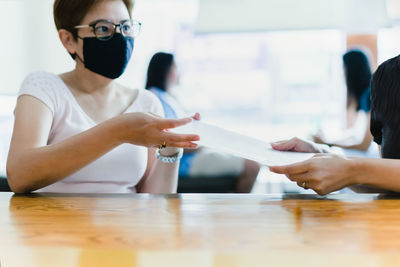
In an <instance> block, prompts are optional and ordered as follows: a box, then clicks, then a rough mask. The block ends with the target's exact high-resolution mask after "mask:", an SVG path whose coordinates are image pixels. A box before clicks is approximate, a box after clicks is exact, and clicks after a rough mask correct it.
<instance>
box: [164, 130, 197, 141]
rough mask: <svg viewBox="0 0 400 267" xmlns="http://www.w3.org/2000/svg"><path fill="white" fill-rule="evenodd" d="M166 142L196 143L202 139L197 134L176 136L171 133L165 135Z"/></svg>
mask: <svg viewBox="0 0 400 267" xmlns="http://www.w3.org/2000/svg"><path fill="white" fill-rule="evenodd" d="M163 138H164V139H165V141H166V142H167V141H169V142H196V141H200V137H199V136H198V135H196V134H175V133H171V132H165V133H164V134H163Z"/></svg>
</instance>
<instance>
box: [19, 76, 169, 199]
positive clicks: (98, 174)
mask: <svg viewBox="0 0 400 267" xmlns="http://www.w3.org/2000/svg"><path fill="white" fill-rule="evenodd" d="M21 95H30V96H33V97H35V98H37V99H39V100H40V101H41V102H43V103H44V104H45V105H46V106H47V107H48V108H49V109H50V110H51V112H52V113H53V123H52V126H51V130H50V134H49V138H48V142H47V144H48V145H50V144H55V143H58V142H61V141H63V140H64V139H66V138H68V137H71V136H74V135H76V134H79V133H81V132H83V131H86V130H88V129H90V128H92V127H94V126H96V123H95V122H94V121H93V120H92V119H91V118H90V117H89V116H88V115H87V114H86V113H85V112H84V111H83V110H82V108H81V107H80V105H79V104H78V102H77V101H76V99H75V97H74V96H73V94H72V93H71V91H70V90H69V88H68V87H67V86H66V85H65V83H64V82H63V81H62V79H61V78H60V77H59V76H58V75H55V74H51V73H47V72H36V73H33V74H30V75H29V76H28V77H27V78H26V79H25V80H24V82H23V84H22V86H21V89H20V91H19V94H18V96H21ZM130 112H153V113H155V114H158V115H160V116H163V109H162V105H161V103H160V101H159V100H158V99H157V97H156V96H155V95H153V94H152V93H151V92H148V91H146V90H144V89H140V90H138V95H137V98H136V99H135V101H134V102H133V103H132V105H131V106H130V107H129V108H128V109H127V110H126V111H125V113H130ZM147 156H148V149H147V148H145V147H141V146H135V145H131V144H122V145H120V146H118V147H116V148H115V149H113V150H112V151H110V152H108V153H107V154H105V155H103V156H102V157H101V158H99V159H97V160H96V161H94V162H92V163H90V164H89V165H87V166H85V167H84V168H82V169H81V170H79V171H77V172H75V173H74V174H72V175H70V176H68V177H66V178H64V179H63V180H61V181H58V182H56V183H54V184H52V185H49V186H47V187H44V188H42V189H40V190H37V191H36V192H61V193H132V192H136V188H135V186H136V185H137V184H138V182H139V181H140V180H141V179H142V177H143V175H144V173H145V171H146V167H147Z"/></svg>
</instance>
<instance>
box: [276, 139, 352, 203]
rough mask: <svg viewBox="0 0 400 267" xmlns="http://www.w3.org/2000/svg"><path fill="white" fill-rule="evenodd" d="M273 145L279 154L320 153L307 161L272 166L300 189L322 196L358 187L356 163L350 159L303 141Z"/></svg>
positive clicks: (290, 141) (294, 140)
mask: <svg viewBox="0 0 400 267" xmlns="http://www.w3.org/2000/svg"><path fill="white" fill-rule="evenodd" d="M271 146H272V148H274V149H275V150H279V151H295V152H308V153H318V154H316V155H315V156H314V157H313V158H311V159H309V160H306V161H303V162H299V163H295V164H291V165H286V166H271V167H270V171H272V172H274V173H278V174H284V175H286V176H287V177H288V178H289V179H290V180H291V181H293V182H296V183H297V184H298V185H299V186H300V187H303V188H305V189H312V190H314V191H315V192H317V193H318V194H319V195H326V194H328V193H331V192H333V191H337V190H339V189H342V188H344V187H347V186H351V185H354V184H355V182H354V181H352V177H354V175H353V171H354V169H355V168H353V167H354V163H353V160H351V159H349V158H346V157H343V156H339V155H336V154H329V153H323V152H325V151H324V149H322V148H321V147H319V146H318V145H317V144H315V143H312V142H309V141H304V140H301V139H299V138H293V139H291V140H287V141H281V142H276V143H273V144H271Z"/></svg>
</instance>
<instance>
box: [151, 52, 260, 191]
mask: <svg viewBox="0 0 400 267" xmlns="http://www.w3.org/2000/svg"><path fill="white" fill-rule="evenodd" d="M178 84H179V73H178V68H177V64H176V62H175V59H174V56H173V55H172V54H169V53H163V52H159V53H156V54H155V55H153V57H152V58H151V60H150V63H149V67H148V71H147V82H146V89H148V90H149V91H151V92H153V93H154V94H155V95H156V96H157V97H158V98H159V99H160V101H161V103H162V106H163V108H164V113H165V117H166V118H174V119H176V118H181V117H184V116H185V114H187V112H186V111H185V109H184V108H183V106H182V105H181V104H180V103H179V101H178V100H177V99H176V97H174V96H173V95H172V94H171V88H173V87H174V86H176V85H178ZM259 170H260V166H259V164H258V163H256V162H253V161H249V160H244V159H241V158H238V157H234V156H231V155H227V154H223V153H219V152H216V151H212V150H210V149H206V148H201V149H198V150H191V149H186V150H185V153H184V155H183V157H182V159H181V165H180V168H179V176H180V177H207V176H209V177H220V176H232V177H235V178H236V177H237V182H236V192H237V193H250V192H251V189H252V187H253V185H254V182H255V181H256V178H257V175H258V172H259ZM182 179H184V178H182ZM210 186H212V184H210Z"/></svg>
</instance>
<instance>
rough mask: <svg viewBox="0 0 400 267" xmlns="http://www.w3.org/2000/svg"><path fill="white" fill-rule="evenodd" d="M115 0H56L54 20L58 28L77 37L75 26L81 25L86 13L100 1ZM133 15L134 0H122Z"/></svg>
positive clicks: (130, 14)
mask: <svg viewBox="0 0 400 267" xmlns="http://www.w3.org/2000/svg"><path fill="white" fill-rule="evenodd" d="M104 1H115V0H55V1H54V6H53V13H54V22H55V24H56V27H57V30H61V29H64V30H67V31H69V32H71V33H72V35H73V36H74V39H75V40H76V39H77V34H78V31H77V29H75V26H77V25H79V24H80V23H81V22H82V20H83V19H84V18H85V16H86V14H87V13H88V12H89V11H90V9H92V8H93V7H94V6H95V5H97V4H98V3H101V2H104ZM122 1H123V2H124V4H125V6H126V8H127V9H128V12H129V16H132V8H133V5H134V0H122Z"/></svg>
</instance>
